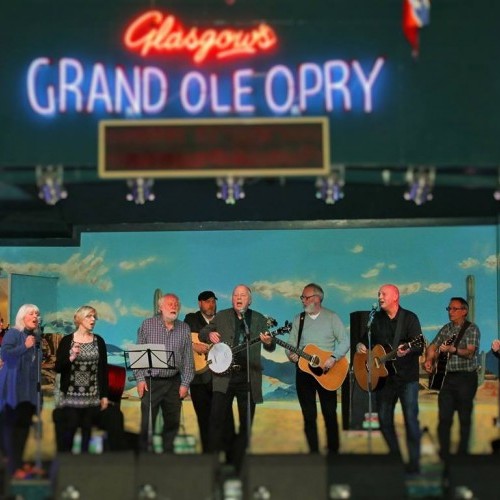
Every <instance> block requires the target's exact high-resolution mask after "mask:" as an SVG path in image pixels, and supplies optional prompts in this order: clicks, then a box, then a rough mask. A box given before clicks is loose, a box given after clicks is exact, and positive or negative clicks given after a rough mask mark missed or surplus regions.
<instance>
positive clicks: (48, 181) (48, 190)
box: [35, 165, 68, 205]
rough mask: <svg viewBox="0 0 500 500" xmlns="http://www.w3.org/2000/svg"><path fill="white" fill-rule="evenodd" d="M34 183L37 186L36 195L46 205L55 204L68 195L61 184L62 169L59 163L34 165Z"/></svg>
mask: <svg viewBox="0 0 500 500" xmlns="http://www.w3.org/2000/svg"><path fill="white" fill-rule="evenodd" d="M35 174H36V185H37V186H38V196H39V197H40V198H41V199H42V200H43V201H44V202H45V203H47V205H55V204H56V203H57V202H58V201H59V200H63V199H65V198H67V197H68V192H67V191H66V188H65V187H64V185H63V176H64V171H63V167H62V166H61V165H57V166H53V165H48V166H47V167H43V166H42V165H37V167H36V171H35Z"/></svg>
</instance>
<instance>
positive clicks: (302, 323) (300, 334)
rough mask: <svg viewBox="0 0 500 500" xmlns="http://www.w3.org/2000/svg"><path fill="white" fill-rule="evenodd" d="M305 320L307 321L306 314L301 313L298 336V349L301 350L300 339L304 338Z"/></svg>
mask: <svg viewBox="0 0 500 500" xmlns="http://www.w3.org/2000/svg"><path fill="white" fill-rule="evenodd" d="M305 319H306V312H305V311H303V312H301V313H300V318H299V333H298V335H297V349H298V348H299V344H300V337H302V330H303V329H304V321H305Z"/></svg>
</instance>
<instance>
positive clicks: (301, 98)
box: [26, 11, 385, 117]
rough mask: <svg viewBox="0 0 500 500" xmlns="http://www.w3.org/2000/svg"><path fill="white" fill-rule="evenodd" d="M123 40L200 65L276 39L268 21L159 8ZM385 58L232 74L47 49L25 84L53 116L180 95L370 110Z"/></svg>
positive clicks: (132, 111)
mask: <svg viewBox="0 0 500 500" xmlns="http://www.w3.org/2000/svg"><path fill="white" fill-rule="evenodd" d="M123 40H124V45H125V47H126V48H127V49H128V50H130V51H131V52H133V53H134V54H135V55H136V56H139V57H141V58H143V59H145V58H147V57H148V56H153V55H154V56H155V61H156V60H157V59H158V57H159V56H161V57H162V58H167V57H169V56H171V55H173V54H176V55H177V56H179V54H181V55H184V54H187V55H189V56H190V57H191V58H192V60H193V62H194V63H195V64H196V65H197V66H200V65H201V63H207V59H208V58H213V59H217V60H225V59H227V58H229V57H231V58H233V59H234V58H240V59H241V58H248V57H250V56H252V57H257V56H258V55H259V54H262V53H264V52H266V51H269V50H270V49H273V48H275V47H276V45H277V41H278V40H277V36H276V34H275V33H274V30H273V29H272V28H271V27H270V26H268V25H266V24H260V25H259V26H257V27H256V28H254V29H250V30H230V29H223V30H219V31H217V30H214V29H206V30H201V29H197V28H184V27H183V26H182V24H181V23H179V22H178V21H177V19H176V18H175V17H174V16H172V15H163V14H161V13H160V12H159V11H149V12H147V13H145V14H143V15H141V16H139V17H137V18H136V19H135V20H133V21H132V22H131V23H130V24H129V26H128V28H126V30H125V32H124V38H123ZM384 62H385V60H384V59H383V58H382V57H378V58H376V59H375V60H373V61H372V62H369V63H366V62H363V64H362V63H361V62H360V61H358V60H349V61H347V60H343V59H331V60H326V61H324V62H322V63H318V62H309V61H306V62H302V63H300V64H299V65H298V66H297V67H295V66H294V67H290V66H287V65H285V64H276V65H274V66H271V67H269V68H268V69H267V70H266V71H264V72H263V71H262V70H261V69H259V71H257V70H255V69H253V68H252V67H247V68H240V69H235V70H234V71H233V72H232V73H231V74H230V75H229V76H228V74H227V71H226V72H224V74H223V75H222V74H218V73H217V72H216V71H214V70H211V71H207V70H204V69H203V68H202V67H198V68H193V70H192V71H187V72H186V73H185V74H181V75H179V74H178V73H175V75H174V74H169V71H170V69H169V68H168V69H167V67H168V65H167V64H166V65H165V67H163V66H162V65H161V64H155V65H150V64H144V65H139V64H134V65H133V66H132V67H126V66H124V65H123V64H116V65H114V66H110V65H107V66H106V65H104V64H103V63H101V62H94V63H88V62H86V61H85V62H84V61H81V60H79V59H76V58H73V57H62V58H60V59H59V60H53V59H51V58H49V57H47V56H42V57H37V58H36V59H34V60H33V61H31V63H30V64H29V66H28V70H27V74H26V91H27V97H28V102H29V106H30V108H31V109H32V110H33V111H34V112H35V113H36V114H38V115H42V116H47V117H55V116H57V115H58V114H67V113H91V114H92V113H99V114H100V115H102V114H103V113H104V114H106V113H107V114H113V115H117V114H118V115H125V116H136V117H137V116H143V115H147V116H155V115H161V114H168V112H169V106H171V105H172V102H173V100H174V99H175V101H176V105H177V106H179V105H180V107H181V108H182V112H184V113H187V114H188V115H190V116H196V115H203V114H207V113H212V114H214V115H216V116H218V115H227V114H230V113H243V114H249V115H251V114H255V113H265V114H278V115H284V114H290V113H294V112H301V113H308V112H309V113H313V114H318V113H320V114H324V113H325V112H327V113H332V112H334V111H335V110H343V111H344V112H350V111H351V110H360V111H362V112H364V113H371V112H372V111H373V108H374V103H373V99H374V87H375V86H376V84H377V82H378V80H379V77H380V75H381V72H382V69H383V66H384ZM219 64H220V63H219ZM228 64H229V63H228ZM249 66H250V65H249ZM173 76H175V78H173ZM173 81H175V82H176V84H175V85H174V84H173V83H172V82H173ZM258 96H260V97H258Z"/></svg>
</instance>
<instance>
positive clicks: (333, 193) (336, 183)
mask: <svg viewBox="0 0 500 500" xmlns="http://www.w3.org/2000/svg"><path fill="white" fill-rule="evenodd" d="M344 185H345V166H344V165H337V166H332V167H331V172H330V175H328V176H326V177H318V178H317V179H316V198H318V200H323V201H324V202H325V203H326V204H327V205H333V204H334V203H336V202H337V201H339V200H341V199H342V198H343V197H344V191H343V189H344Z"/></svg>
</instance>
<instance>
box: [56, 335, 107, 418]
mask: <svg viewBox="0 0 500 500" xmlns="http://www.w3.org/2000/svg"><path fill="white" fill-rule="evenodd" d="M98 363H99V350H98V348H97V342H96V340H95V339H94V341H93V342H89V343H85V344H80V354H79V355H78V357H77V358H76V359H75V360H74V361H73V364H72V366H71V374H70V383H69V387H68V391H67V392H66V394H62V393H61V402H60V406H70V407H72V408H89V407H92V406H99V404H100V397H99V384H98V380H97V367H98Z"/></svg>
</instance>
